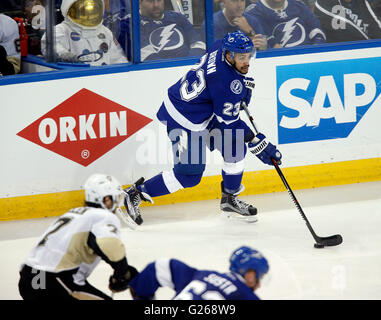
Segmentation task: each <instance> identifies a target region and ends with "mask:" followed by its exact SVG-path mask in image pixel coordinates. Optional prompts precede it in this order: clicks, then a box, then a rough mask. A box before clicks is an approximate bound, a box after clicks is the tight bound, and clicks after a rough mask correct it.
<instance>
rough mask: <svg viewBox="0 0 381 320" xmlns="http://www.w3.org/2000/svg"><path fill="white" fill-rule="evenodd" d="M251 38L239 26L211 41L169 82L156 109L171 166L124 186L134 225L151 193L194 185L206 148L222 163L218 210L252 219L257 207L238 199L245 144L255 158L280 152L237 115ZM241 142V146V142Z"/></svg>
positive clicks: (249, 84)
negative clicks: (169, 148) (196, 60)
mask: <svg viewBox="0 0 381 320" xmlns="http://www.w3.org/2000/svg"><path fill="white" fill-rule="evenodd" d="M255 53H256V50H255V47H254V45H253V43H252V41H251V40H250V39H249V38H248V37H247V36H246V35H245V34H244V33H242V32H241V31H236V32H233V33H228V34H227V35H226V36H225V38H224V39H223V40H217V41H216V42H215V43H214V44H213V45H212V47H211V48H210V49H209V50H208V52H207V53H206V54H205V55H204V56H203V57H202V58H201V59H200V62H199V63H198V64H196V65H194V66H193V67H191V68H190V70H189V71H188V73H186V74H185V75H184V76H183V77H182V78H181V79H180V80H179V81H178V82H177V83H175V84H174V85H172V86H171V87H170V88H169V89H168V92H167V94H166V96H165V97H164V102H163V104H162V105H161V107H160V108H159V111H158V112H157V117H158V119H159V120H160V121H161V122H162V123H164V124H165V125H166V126H167V132H168V136H169V138H170V139H171V142H172V146H173V148H172V150H173V155H174V167H173V169H172V170H169V171H164V172H161V173H159V174H158V175H156V176H154V177H153V178H151V179H149V180H147V181H145V182H144V179H143V178H141V179H139V180H138V181H137V182H136V183H134V184H133V185H132V186H130V187H129V188H128V189H125V192H126V193H127V196H126V202H125V206H126V209H127V212H128V213H129V215H130V217H131V218H132V219H133V220H134V221H135V223H136V224H141V223H142V222H143V220H142V217H141V214H140V210H139V205H140V203H141V202H142V201H150V202H152V197H157V196H162V195H166V194H169V193H173V192H176V191H178V190H180V189H183V188H190V187H193V186H196V185H197V184H198V183H199V182H200V181H201V178H202V175H203V172H204V170H205V165H206V159H205V158H206V156H205V154H206V150H207V149H206V148H209V149H210V150H215V149H216V150H218V151H219V152H220V153H221V155H222V157H223V160H224V163H223V167H222V180H223V181H222V182H221V192H222V198H221V203H220V209H221V211H222V214H224V215H226V216H227V217H229V218H230V217H233V218H234V217H236V218H239V219H242V220H246V221H248V222H255V221H256V220H257V218H256V214H257V209H256V208H255V207H254V206H252V205H249V204H247V203H245V202H244V201H242V200H240V199H238V197H237V196H238V194H240V193H241V192H242V191H243V190H244V187H243V185H242V184H241V181H242V176H243V171H244V158H245V155H246V151H247V148H248V149H249V150H250V151H251V152H252V153H253V154H255V155H256V156H257V157H258V158H259V159H260V160H262V161H263V162H264V163H266V164H268V165H273V163H272V161H271V158H273V159H275V160H276V161H279V163H280V159H281V157H282V155H281V154H280V152H279V151H278V150H277V149H276V147H275V146H274V145H273V144H271V143H270V142H268V141H267V139H266V137H265V135H263V134H261V133H260V134H258V135H257V136H255V135H254V133H253V132H252V131H251V130H250V128H249V127H248V126H247V125H246V123H245V122H244V121H243V120H241V119H240V108H241V103H242V101H245V103H246V104H247V105H248V104H249V102H250V98H251V89H252V88H253V87H254V79H252V78H248V77H246V76H245V75H246V74H247V72H248V70H249V65H250V61H251V60H252V59H253V58H254V57H255ZM246 144H247V146H246Z"/></svg>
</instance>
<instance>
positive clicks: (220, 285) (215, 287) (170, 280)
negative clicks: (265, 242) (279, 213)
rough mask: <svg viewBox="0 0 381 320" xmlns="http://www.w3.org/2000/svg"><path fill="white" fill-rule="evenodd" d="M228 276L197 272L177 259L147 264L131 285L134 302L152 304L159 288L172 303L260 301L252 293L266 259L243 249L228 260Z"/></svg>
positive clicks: (256, 287) (250, 249)
mask: <svg viewBox="0 0 381 320" xmlns="http://www.w3.org/2000/svg"><path fill="white" fill-rule="evenodd" d="M229 262H230V267H229V270H230V272H225V273H220V272H217V271H212V270H198V269H196V268H192V267H190V266H188V265H187V264H185V263H183V262H181V261H179V260H176V259H163V258H162V259H158V260H156V261H154V262H151V263H150V264H148V265H147V266H146V267H145V268H144V270H142V272H141V273H140V274H139V275H137V276H136V277H134V278H133V279H132V280H131V282H130V291H131V295H132V297H133V298H134V299H135V300H154V299H155V292H156V290H157V289H158V288H159V287H169V288H171V289H173V290H174V291H175V296H174V297H173V299H174V300H260V298H259V297H258V296H257V295H256V294H255V291H256V290H257V289H259V288H260V286H261V282H262V280H263V277H264V276H265V275H266V274H267V273H268V271H269V264H268V262H267V259H266V258H265V257H264V256H263V255H262V254H261V253H260V252H259V251H257V250H255V249H253V248H250V247H246V246H242V247H239V248H237V249H236V250H234V251H233V253H232V254H231V256H230V259H229Z"/></svg>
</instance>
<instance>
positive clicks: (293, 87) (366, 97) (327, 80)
mask: <svg viewBox="0 0 381 320" xmlns="http://www.w3.org/2000/svg"><path fill="white" fill-rule="evenodd" d="M380 65H381V58H380V57H375V58H363V59H347V60H338V61H327V62H314V63H305V64H293V65H284V66H277V67H276V85H277V124H278V139H279V144H288V143H297V142H308V141H317V140H328V139H340V138H347V137H348V136H350V134H351V132H352V131H353V130H354V128H356V126H357V125H358V124H359V123H360V122H361V119H362V118H363V116H364V115H365V114H366V113H367V112H368V110H369V109H371V108H376V107H377V106H378V104H380V100H381V98H380V97H381V95H380V93H381V85H380V84H381V68H380Z"/></svg>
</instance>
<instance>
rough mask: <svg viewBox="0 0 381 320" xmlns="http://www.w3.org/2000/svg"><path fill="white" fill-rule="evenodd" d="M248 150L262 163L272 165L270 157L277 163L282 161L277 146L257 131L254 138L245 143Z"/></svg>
mask: <svg viewBox="0 0 381 320" xmlns="http://www.w3.org/2000/svg"><path fill="white" fill-rule="evenodd" d="M247 146H248V148H249V150H250V152H251V153H252V154H254V155H256V156H257V157H258V158H259V159H260V160H261V161H262V162H263V163H266V164H268V165H270V166H273V165H274V164H273V162H272V160H271V158H273V159H274V160H275V161H276V163H277V164H278V165H280V164H281V163H282V162H281V161H280V159H281V158H282V154H281V153H280V152H279V150H277V148H276V147H275V146H274V145H273V144H272V143H270V142H268V141H267V139H266V137H265V135H264V134H262V133H258V134H257V135H256V136H255V138H254V139H253V140H252V141H251V142H249V143H248V144H247Z"/></svg>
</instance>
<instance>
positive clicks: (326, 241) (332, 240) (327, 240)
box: [315, 234, 343, 247]
mask: <svg viewBox="0 0 381 320" xmlns="http://www.w3.org/2000/svg"><path fill="white" fill-rule="evenodd" d="M315 240H316V243H318V244H321V245H323V246H325V247H333V246H338V245H339V244H340V243H342V242H343V237H342V236H341V235H339V234H335V235H334V236H330V237H318V236H316V238H315Z"/></svg>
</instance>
